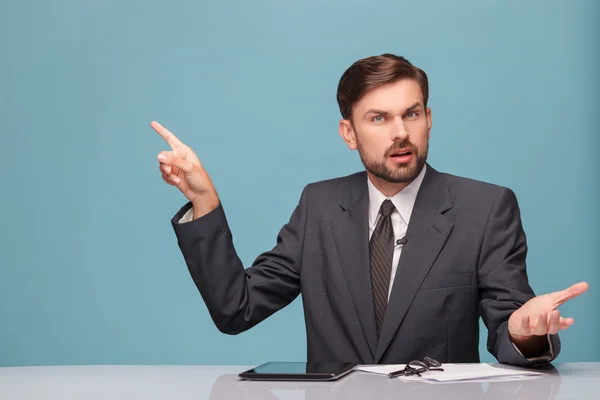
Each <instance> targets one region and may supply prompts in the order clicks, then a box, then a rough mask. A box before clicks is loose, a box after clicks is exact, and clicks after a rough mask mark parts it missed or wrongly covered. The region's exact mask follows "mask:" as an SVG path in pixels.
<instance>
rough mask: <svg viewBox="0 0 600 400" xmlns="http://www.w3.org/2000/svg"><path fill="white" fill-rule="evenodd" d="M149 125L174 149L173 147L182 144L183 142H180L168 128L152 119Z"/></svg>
mask: <svg viewBox="0 0 600 400" xmlns="http://www.w3.org/2000/svg"><path fill="white" fill-rule="evenodd" d="M150 126H151V127H152V129H154V130H155V131H156V132H157V133H158V134H159V135H160V136H161V137H162V138H163V139H165V140H166V141H167V143H168V144H169V146H171V148H172V149H175V148H177V147H179V146H182V145H183V143H181V140H179V139H177V136H175V135H174V134H173V133H172V132H171V131H170V130H168V129H167V128H165V127H164V126H162V125H161V124H159V123H158V122H156V121H152V122H150Z"/></svg>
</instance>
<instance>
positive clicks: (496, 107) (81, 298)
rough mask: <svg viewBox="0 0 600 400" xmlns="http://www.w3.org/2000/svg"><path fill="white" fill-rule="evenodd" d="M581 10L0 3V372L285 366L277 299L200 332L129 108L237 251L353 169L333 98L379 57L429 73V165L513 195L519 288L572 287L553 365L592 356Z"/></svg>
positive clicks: (599, 271) (588, 74)
mask: <svg viewBox="0 0 600 400" xmlns="http://www.w3.org/2000/svg"><path fill="white" fill-rule="evenodd" d="M599 17H600V3H599V2H597V1H594V0H589V1H585V0H575V1H569V2H567V1H491V0H490V1H475V0H472V1H466V0H463V1H457V0H455V1H442V0H440V1H419V2H417V1H382V0H369V1H367V0H362V1H349V0H336V1H333V0H329V1H324V0H311V1H307V0H302V1H300V0H295V1H292V0H289V1H276V0H270V1H267V0H262V1H256V0H255V1H242V0H239V1H231V0H230V1H220V2H209V1H204V2H199V1H188V2H182V1H142V0H139V1H133V0H128V1H122V0H121V1H99V0H98V1H67V0H62V1H58V0H55V1H52V2H46V1H41V0H40V1H20V2H17V1H13V2H2V5H0V22H1V23H0V46H1V50H2V53H1V55H0V113H1V121H0V122H1V132H2V133H1V135H2V141H1V144H2V168H1V169H0V170H1V174H2V189H1V190H2V191H1V198H0V206H1V207H0V210H1V211H0V212H1V228H0V229H1V230H0V234H1V236H0V239H1V240H0V246H1V251H0V365H2V366H12V365H52V364H255V363H261V362H264V361H268V360H304V359H305V357H306V343H305V331H304V320H303V316H302V308H301V302H300V301H299V299H298V300H296V301H295V302H294V303H292V304H291V305H290V306H289V307H287V308H286V309H284V310H282V311H281V312H279V313H277V314H275V315H274V316H272V317H271V318H270V319H268V320H267V321H265V322H263V323H262V324H260V325H258V326H257V327H255V328H254V329H252V330H250V331H248V332H246V333H243V334H241V335H239V336H226V335H224V334H221V333H220V332H218V331H217V329H216V328H215V327H214V325H213V324H212V321H211V320H210V317H209V315H208V313H207V311H206V307H205V305H204V303H203V301H202V298H201V297H200V295H199V294H198V292H197V290H196V288H195V287H194V285H193V282H192V280H191V278H190V277H189V275H188V272H187V269H186V266H185V263H184V261H183V258H182V256H181V254H180V252H179V249H178V247H177V243H176V238H175V235H174V233H173V231H172V228H171V226H170V219H171V217H172V216H173V214H174V213H175V212H176V211H177V210H178V209H179V207H180V206H182V205H183V204H184V199H183V196H182V195H181V194H180V193H179V192H178V191H177V190H176V189H175V188H172V187H168V186H166V185H165V184H164V183H163V181H162V180H161V179H160V174H159V171H158V165H157V162H156V154H157V153H158V152H159V151H161V150H163V149H167V146H166V144H165V143H163V141H162V139H161V138H160V137H159V136H158V135H157V134H156V133H154V131H152V130H151V129H150V128H149V126H148V124H149V122H150V121H151V120H153V119H156V120H158V121H160V122H162V123H163V124H164V125H165V126H167V127H168V128H170V129H171V130H172V131H173V132H175V133H176V134H178V135H179V137H180V138H181V139H182V140H183V141H185V142H186V143H188V144H189V145H190V146H191V147H192V148H193V149H195V150H196V151H197V153H198V155H199V157H200V158H201V160H202V161H203V163H204V165H205V167H206V168H207V170H208V171H209V173H210V174H211V176H212V178H213V180H214V183H215V185H216V187H217V189H218V191H219V194H220V196H221V198H222V201H223V204H224V206H225V209H226V212H227V215H228V218H229V221H230V224H231V228H232V230H233V233H234V239H235V244H236V247H237V249H238V252H239V255H240V257H241V259H242V260H243V261H244V263H245V264H246V265H249V264H250V263H251V262H252V261H253V260H254V258H255V257H256V256H257V255H258V254H259V253H260V252H262V251H265V250H268V249H270V248H271V247H272V246H273V245H274V243H275V237H276V234H277V232H278V230H279V229H280V227H281V226H282V225H283V224H284V223H285V222H287V220H288V218H289V216H290V214H291V212H292V210H293V208H294V206H295V205H296V204H297V201H298V199H299V196H300V192H301V190H302V188H303V187H304V185H305V184H307V183H309V182H312V181H316V180H321V179H326V178H331V177H336V176H340V175H346V174H350V173H353V172H355V171H358V170H360V169H362V165H361V163H360V161H359V158H358V155H357V154H356V153H352V152H350V151H348V149H347V148H346V146H345V145H344V143H343V142H342V140H341V138H340V137H339V136H338V133H337V123H338V121H339V118H340V117H339V111H338V109H337V104H336V102H335V91H336V87H337V83H338V80H339V78H340V76H341V74H342V73H343V71H344V70H345V69H346V68H347V67H348V66H350V64H351V63H352V62H354V61H355V60H357V59H358V58H362V57H366V56H370V55H376V54H381V53H384V52H392V53H396V54H400V55H404V56H406V57H407V58H408V59H409V60H411V61H412V62H413V63H415V64H416V65H418V66H420V67H422V68H423V69H424V70H425V71H426V72H427V73H428V74H429V78H430V85H431V101H430V105H431V107H432V111H433V129H432V139H431V149H430V158H429V160H430V162H431V164H432V165H433V166H434V168H436V169H438V170H441V171H445V172H449V173H454V174H458V175H463V176H467V177H471V178H475V179H480V180H485V181H488V182H493V183H496V184H501V185H505V186H509V187H511V188H512V189H513V190H514V191H515V192H516V194H517V196H518V199H519V201H520V205H521V210H522V216H523V223H524V226H525V230H526V233H527V235H528V240H529V246H530V253H529V258H528V268H529V273H530V279H531V283H532V286H533V288H534V289H535V290H536V292H538V293H544V292H549V291H554V290H559V289H562V288H564V287H566V286H568V285H570V284H572V283H575V282H578V281H580V280H587V281H588V282H589V283H590V284H591V289H590V291H589V292H588V293H586V294H585V295H584V296H582V297H581V298H578V299H575V300H573V301H572V302H571V303H568V304H566V305H565V306H563V307H562V308H561V310H562V311H563V313H564V314H566V315H568V316H572V317H574V318H575V320H576V322H575V325H574V326H573V327H572V328H571V329H570V330H569V331H567V332H564V333H563V334H562V340H563V353H562V354H561V356H560V358H559V361H600V340H598V337H599V333H600V315H599V313H598V306H599V305H600V291H599V290H598V288H599V287H600V268H599V267H600V263H599V260H600V254H599V253H600V251H599V250H598V244H599V243H600V229H599V228H598V223H599V222H600V213H599V209H598V204H599V200H600V180H599V179H598V167H599V164H600V162H599V161H598V160H599V158H598V150H599V149H600V146H599V145H600V139H599V136H600V135H599V128H600V119H599V117H598V109H599V108H600V101H599V96H598V93H599V92H600V80H599V78H598V75H597V71H598V70H599V67H600V62H599V61H600V50H599V49H600V35H599V30H600V29H599V28H598V21H599V20H600V18H599ZM484 334H485V332H483V333H482V337H483V335H484ZM481 349H482V358H483V360H486V361H490V360H492V358H491V356H490V355H489V354H488V353H487V351H486V350H485V343H482V345H481Z"/></svg>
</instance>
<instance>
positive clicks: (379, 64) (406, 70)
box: [337, 53, 429, 119]
mask: <svg viewBox="0 0 600 400" xmlns="http://www.w3.org/2000/svg"><path fill="white" fill-rule="evenodd" d="M404 78H408V79H414V80H416V81H417V82H418V83H419V86H421V92H422V93H423V106H424V107H425V108H427V100H428V97H429V82H428V80H427V74H426V73H425V71H423V70H422V69H421V68H418V67H415V66H414V65H412V64H411V63H410V62H409V61H408V60H407V59H406V58H404V57H400V56H396V55H394V54H387V53H386V54H382V55H380V56H372V57H367V58H363V59H360V60H358V61H356V62H355V63H354V64H352V65H351V66H350V68H348V69H347V70H346V72H344V74H343V75H342V77H341V78H340V83H339V84H338V89H337V102H338V105H339V107H340V112H341V113H342V118H344V119H350V117H351V116H352V109H353V108H354V105H355V104H356V103H357V102H358V101H359V100H360V99H361V98H362V97H363V96H364V95H365V94H366V93H367V92H368V91H370V90H373V89H376V88H378V87H381V86H384V85H387V84H390V83H394V82H397V81H399V80H401V79H404Z"/></svg>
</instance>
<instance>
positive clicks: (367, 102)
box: [354, 79, 423, 114]
mask: <svg viewBox="0 0 600 400" xmlns="http://www.w3.org/2000/svg"><path fill="white" fill-rule="evenodd" d="M417 102H418V103H421V105H422V104H423V93H422V92H421V87H420V86H419V83H418V82H417V81H416V80H414V79H401V80H399V81H397V82H394V83H390V84H388V85H384V86H381V87H378V88H376V89H372V90H370V91H368V92H367V93H366V94H365V95H364V96H363V97H362V98H361V99H360V100H359V101H358V102H357V103H356V104H355V106H354V111H355V112H357V113H358V114H360V113H361V112H365V111H367V110H369V109H371V108H375V109H379V110H390V111H392V110H402V109H406V108H407V107H410V106H412V105H413V104H415V103H417Z"/></svg>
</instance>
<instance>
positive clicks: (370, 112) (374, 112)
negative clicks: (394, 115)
mask: <svg viewBox="0 0 600 400" xmlns="http://www.w3.org/2000/svg"><path fill="white" fill-rule="evenodd" d="M419 107H421V103H419V102H416V103H415V104H413V105H412V106H410V107H408V108H407V109H406V110H404V111H403V112H402V114H406V113H407V112H410V111H414V110H415V109H417V108H419ZM368 114H381V115H389V114H390V113H389V112H387V111H383V110H378V109H375V108H372V109H370V110H369V111H367V112H366V113H365V115H368Z"/></svg>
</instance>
